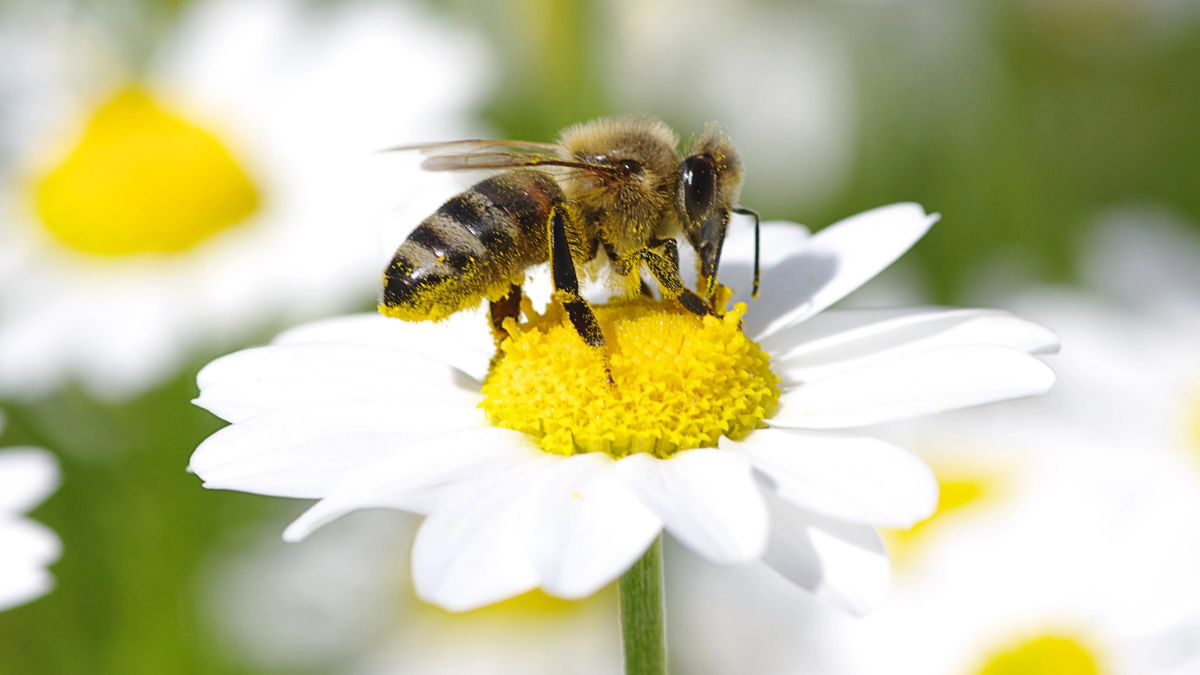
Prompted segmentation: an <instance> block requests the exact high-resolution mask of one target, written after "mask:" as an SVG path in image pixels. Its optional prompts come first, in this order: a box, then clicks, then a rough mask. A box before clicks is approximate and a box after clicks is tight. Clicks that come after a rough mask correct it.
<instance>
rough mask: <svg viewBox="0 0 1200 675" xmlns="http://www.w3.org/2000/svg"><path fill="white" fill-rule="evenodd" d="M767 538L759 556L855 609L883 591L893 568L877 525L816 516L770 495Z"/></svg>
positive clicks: (865, 607)
mask: <svg viewBox="0 0 1200 675" xmlns="http://www.w3.org/2000/svg"><path fill="white" fill-rule="evenodd" d="M767 503H768V505H769V508H770V510H771V541H770V543H769V544H768V546H767V552H766V553H765V554H764V555H763V562H765V563H767V565H769V566H770V567H771V568H772V569H774V570H775V571H776V572H778V573H779V574H781V575H782V576H783V577H784V578H785V579H788V580H789V581H791V582H792V583H794V584H796V585H798V586H800V587H802V588H806V589H808V590H810V591H812V592H813V593H814V594H815V595H816V596H817V597H819V598H821V599H823V600H827V601H829V602H831V603H833V604H835V605H838V606H840V607H842V608H843V609H845V610H847V611H849V612H851V613H853V614H856V615H862V614H866V613H867V612H869V611H870V610H872V609H874V608H875V607H877V606H878V605H879V604H880V603H882V602H883V600H884V599H885V598H886V597H887V594H888V591H889V589H890V587H891V571H890V570H889V568H888V558H887V552H886V550H885V549H884V546H883V541H882V540H881V539H880V538H879V534H878V533H876V532H875V530H873V529H871V528H870V527H867V526H865V525H854V524H850V523H844V522H841V521H837V520H834V519H832V518H827V517H825V516H820V515H817V514H815V513H811V512H808V511H805V510H803V509H800V508H797V507H795V506H792V505H791V504H788V503H786V502H784V501H783V500H782V499H780V498H778V497H774V496H768V498H767Z"/></svg>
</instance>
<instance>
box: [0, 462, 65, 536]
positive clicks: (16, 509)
mask: <svg viewBox="0 0 1200 675" xmlns="http://www.w3.org/2000/svg"><path fill="white" fill-rule="evenodd" d="M57 487H58V461H57V460H55V459H54V455H51V454H50V453H48V452H46V451H45V450H42V449H39V448H26V447H13V448H5V449H4V450H2V451H0V517H3V514H6V513H24V512H26V511H28V510H30V509H32V508H33V507H35V506H37V505H38V504H40V503H42V500H44V499H45V498H46V497H47V496H48V495H49V494H50V493H51V492H54V490H55V488H57ZM3 550H4V549H2V548H0V552H2V551H3ZM0 555H3V554H2V553H0Z"/></svg>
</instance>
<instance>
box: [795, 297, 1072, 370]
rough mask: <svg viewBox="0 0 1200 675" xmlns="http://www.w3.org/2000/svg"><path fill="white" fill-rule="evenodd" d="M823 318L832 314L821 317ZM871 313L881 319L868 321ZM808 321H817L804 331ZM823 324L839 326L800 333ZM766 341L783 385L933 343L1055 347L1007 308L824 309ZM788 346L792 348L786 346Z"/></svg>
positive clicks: (1052, 338)
mask: <svg viewBox="0 0 1200 675" xmlns="http://www.w3.org/2000/svg"><path fill="white" fill-rule="evenodd" d="M839 315H849V316H839ZM881 315H882V316H881ZM827 316H832V317H833V318H832V319H831V320H830V321H828V322H826V321H822V318H824V317H827ZM872 317H880V318H882V320H878V321H871V318H872ZM860 321H861V323H860ZM814 323H816V324H823V325H818V326H817V327H816V328H815V329H810V328H809V326H810V325H811V324H814ZM829 324H832V325H834V326H839V327H840V328H841V330H840V331H837V332H833V333H826V334H824V335H823V336H822V337H818V338H816V339H811V340H805V338H804V335H803V334H807V335H809V336H812V335H813V333H814V331H821V330H827V329H828V328H829ZM793 331H796V332H800V333H802V335H799V336H789V337H788V338H787V339H786V340H785V341H780V340H778V339H777V338H781V337H782V336H783V335H784V334H788V333H792V332H793ZM817 334H820V333H817ZM772 340H773V341H774V344H775V345H776V346H777V347H778V348H779V351H778V352H775V353H773V354H772V360H773V362H774V363H775V366H776V372H777V373H778V374H779V375H780V376H781V377H782V378H783V380H784V382H785V383H801V382H809V381H813V380H817V379H821V378H823V377H825V376H827V375H830V374H832V373H836V372H839V371H843V370H849V369H851V368H856V367H859V366H863V365H867V364H869V363H874V362H876V361H882V360H884V359H888V358H893V357H895V356H898V355H900V354H907V353H913V352H920V351H926V350H930V349H934V348H938V347H949V346H955V345H991V346H995V347H1008V348H1010V349H1016V350H1018V351H1023V352H1029V353H1039V354H1040V353H1046V352H1048V351H1053V350H1055V349H1057V347H1058V336H1056V335H1055V334H1054V333H1053V332H1052V331H1049V330H1046V329H1045V328H1043V327H1041V326H1039V325H1037V324H1035V323H1031V322H1029V321H1025V320H1022V319H1018V318H1017V317H1015V316H1012V315H1011V314H1009V313H1007V312H1002V311H997V310H987V309H924V310H915V311H891V310H884V311H881V310H870V309H868V310H844V311H842V312H833V311H830V312H825V313H823V314H821V315H818V316H815V317H813V318H812V319H811V320H810V321H805V322H804V323H801V324H797V325H795V326H793V327H790V328H787V329H784V330H782V331H780V332H779V333H776V334H775V335H773V336H772ZM789 344H790V345H794V346H792V347H790V348H789V347H788V346H787V345H789Z"/></svg>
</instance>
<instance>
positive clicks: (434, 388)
mask: <svg viewBox="0 0 1200 675" xmlns="http://www.w3.org/2000/svg"><path fill="white" fill-rule="evenodd" d="M464 380H467V376H466V375H465V374H464V373H463V372H461V371H458V370H455V369H454V368H451V367H450V366H447V365H443V364H441V363H438V362H436V361H432V360H430V359H428V358H426V357H424V356H421V355H418V354H413V353H409V352H403V351H399V350H396V349H386V348H382V347H370V346H356V345H337V344H302V345H301V344H292V345H271V346H268V347H257V348H253V349H243V350H241V351H239V352H234V353H233V354H230V355H228V356H223V357H221V358H219V359H217V360H215V361H213V362H212V363H209V364H208V365H207V366H205V367H204V368H203V369H202V370H201V371H200V373H199V375H197V376H196V382H197V384H198V385H199V387H200V396H199V397H198V398H196V399H195V401H194V403H195V404H196V405H199V406H200V407H202V408H205V409H206V410H208V411H210V412H212V413H213V414H215V415H217V416H218V417H221V418H223V419H225V420H228V421H230V422H240V421H242V420H246V419H249V418H251V417H254V416H256V415H261V414H263V413H266V412H271V411H274V410H282V409H285V408H290V407H299V406H318V405H321V404H326V405H340V404H347V403H354V402H356V401H364V402H365V401H370V400H373V399H388V400H390V401H392V402H393V404H394V405H395V406H396V408H397V414H399V415H401V416H404V413H405V410H404V409H405V408H408V407H410V406H412V405H413V403H414V402H419V403H420V405H421V406H424V405H426V404H427V403H428V404H431V405H433V406H434V407H436V406H437V405H438V404H448V403H456V404H458V407H459V408H460V409H462V410H470V409H471V408H472V407H473V406H474V405H475V404H476V403H478V401H479V393H478V384H476V385H475V386H476V389H475V391H470V390H468V389H467V388H465V387H464V386H460V385H461V384H462V383H463V381H464Z"/></svg>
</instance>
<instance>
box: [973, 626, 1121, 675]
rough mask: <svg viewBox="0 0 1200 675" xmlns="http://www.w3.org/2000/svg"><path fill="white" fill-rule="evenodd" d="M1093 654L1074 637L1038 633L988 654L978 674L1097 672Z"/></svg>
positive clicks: (1091, 674) (1093, 674) (1071, 674)
mask: <svg viewBox="0 0 1200 675" xmlns="http://www.w3.org/2000/svg"><path fill="white" fill-rule="evenodd" d="M1099 673H1100V664H1099V662H1098V661H1097V659H1096V656H1095V655H1094V654H1093V653H1092V652H1091V650H1089V649H1088V648H1087V647H1085V646H1083V645H1082V644H1080V643H1079V642H1078V641H1076V640H1074V639H1071V638H1068V637H1062V636H1059V635H1039V636H1037V637H1034V638H1032V639H1028V640H1023V641H1021V642H1019V643H1017V644H1015V645H1011V646H1008V647H1004V648H1002V649H1000V650H998V651H996V652H995V653H994V654H992V655H991V656H990V657H989V658H988V659H987V661H986V662H985V663H984V664H983V666H982V667H981V668H980V669H979V671H978V674H979V675H1099Z"/></svg>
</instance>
